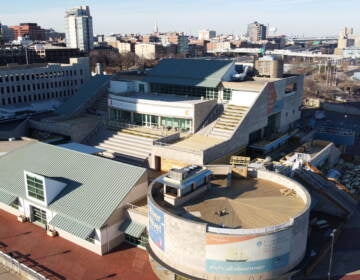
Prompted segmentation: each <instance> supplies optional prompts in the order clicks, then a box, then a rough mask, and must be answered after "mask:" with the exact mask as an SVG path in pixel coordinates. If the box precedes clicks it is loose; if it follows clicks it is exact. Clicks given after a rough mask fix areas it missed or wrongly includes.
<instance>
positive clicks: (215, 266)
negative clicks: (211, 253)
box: [206, 253, 289, 275]
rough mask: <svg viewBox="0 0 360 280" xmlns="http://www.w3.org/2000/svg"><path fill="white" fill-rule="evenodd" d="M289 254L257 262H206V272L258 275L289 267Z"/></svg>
mask: <svg viewBox="0 0 360 280" xmlns="http://www.w3.org/2000/svg"><path fill="white" fill-rule="evenodd" d="M288 263H289V253H287V254H284V255H281V256H277V257H274V258H271V259H264V260H256V261H220V260H206V271H207V272H210V273H215V274H229V275H240V274H258V273H263V272H268V271H272V270H276V269H279V268H282V267H284V266H287V265H288Z"/></svg>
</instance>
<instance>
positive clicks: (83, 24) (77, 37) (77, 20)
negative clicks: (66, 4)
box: [65, 6, 94, 52]
mask: <svg viewBox="0 0 360 280" xmlns="http://www.w3.org/2000/svg"><path fill="white" fill-rule="evenodd" d="M65 22H66V46H67V47H69V48H79V49H80V50H82V51H85V52H89V51H90V50H91V49H92V48H93V43H94V42H93V40H94V39H93V37H94V35H93V25H92V16H91V15H90V9H89V6H80V7H76V8H73V9H70V10H67V11H66V14H65Z"/></svg>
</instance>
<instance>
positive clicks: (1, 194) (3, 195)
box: [0, 190, 17, 205]
mask: <svg viewBox="0 0 360 280" xmlns="http://www.w3.org/2000/svg"><path fill="white" fill-rule="evenodd" d="M16 198H17V196H16V195H13V194H9V193H7V192H5V191H2V190H0V202H2V203H4V204H6V205H10V204H11V203H13V202H14V201H15V200H16Z"/></svg>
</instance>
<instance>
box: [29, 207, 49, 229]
mask: <svg viewBox="0 0 360 280" xmlns="http://www.w3.org/2000/svg"><path fill="white" fill-rule="evenodd" d="M32 220H33V222H37V223H40V224H43V225H46V224H47V221H46V211H44V210H41V209H39V208H36V207H34V206H32Z"/></svg>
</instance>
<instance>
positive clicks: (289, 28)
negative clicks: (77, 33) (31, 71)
mask: <svg viewBox="0 0 360 280" xmlns="http://www.w3.org/2000/svg"><path fill="white" fill-rule="evenodd" d="M80 5H89V6H90V12H91V15H92V17H93V26H94V34H106V35H107V34H112V33H127V34H129V33H150V32H152V31H153V29H154V25H155V22H157V23H158V26H159V31H160V32H166V31H183V32H185V33H188V34H194V35H197V34H198V31H199V30H201V29H206V28H209V29H213V30H216V31H217V33H219V34H220V33H223V34H229V33H231V34H235V35H241V34H244V33H245V32H246V28H247V24H248V23H250V22H253V21H258V22H260V23H263V24H265V25H269V26H270V27H275V28H276V29H277V31H276V34H277V35H289V36H323V35H337V34H339V32H340V31H341V29H342V28H343V27H345V26H349V27H353V28H354V30H355V33H360V20H359V17H358V14H359V11H360V0H87V1H81V0H33V1H29V0H11V1H8V0H1V8H0V21H1V22H2V23H3V24H5V25H17V24H19V23H20V22H37V23H38V24H39V25H40V26H41V27H43V28H54V29H55V30H56V31H59V32H64V31H65V21H64V15H65V10H66V9H69V8H73V7H76V6H80Z"/></svg>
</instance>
